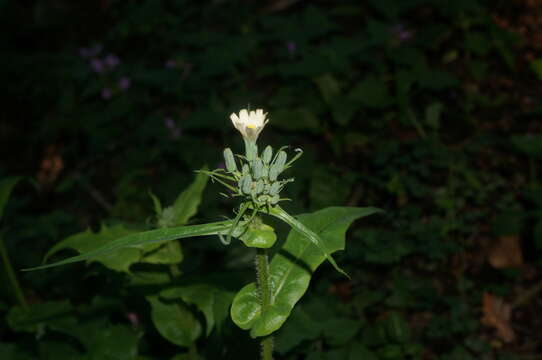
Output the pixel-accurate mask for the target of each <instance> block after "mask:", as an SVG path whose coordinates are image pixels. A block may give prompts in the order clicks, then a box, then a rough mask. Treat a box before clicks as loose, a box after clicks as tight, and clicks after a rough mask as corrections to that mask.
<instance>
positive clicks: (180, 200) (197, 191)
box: [154, 167, 209, 227]
mask: <svg viewBox="0 0 542 360" xmlns="http://www.w3.org/2000/svg"><path fill="white" fill-rule="evenodd" d="M202 170H207V167H205V168H203V169H202ZM208 180H209V177H208V176H207V175H206V174H204V173H203V172H199V173H198V174H197V175H196V179H195V180H194V182H193V183H192V184H191V185H190V186H189V187H187V188H186V189H185V190H184V191H183V192H181V193H180V194H179V196H178V197H177V199H176V200H175V202H174V203H173V205H172V206H171V207H168V208H166V209H164V211H163V212H162V217H161V218H160V220H159V223H158V225H159V226H160V227H174V226H180V225H185V224H186V223H187V222H188V220H189V219H190V218H191V217H192V216H194V215H196V213H197V212H198V206H199V204H200V203H201V196H202V194H203V190H205V186H206V185H207V181H208ZM154 201H155V203H156V200H154ZM155 207H156V204H155Z"/></svg>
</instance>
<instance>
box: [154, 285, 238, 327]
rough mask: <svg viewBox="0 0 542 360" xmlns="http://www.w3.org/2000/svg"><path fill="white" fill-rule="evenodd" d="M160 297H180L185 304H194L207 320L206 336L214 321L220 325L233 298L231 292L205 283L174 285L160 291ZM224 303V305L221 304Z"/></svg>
mask: <svg viewBox="0 0 542 360" xmlns="http://www.w3.org/2000/svg"><path fill="white" fill-rule="evenodd" d="M160 297H162V298H164V299H167V300H173V299H182V300H183V301H184V302H185V303H187V304H194V305H196V307H197V308H198V309H199V310H200V311H201V312H202V313H203V315H204V316H205V321H206V322H207V328H206V333H207V336H209V334H210V333H211V331H212V330H213V328H214V326H215V322H217V321H218V322H219V325H221V323H222V321H224V318H225V317H226V316H227V313H228V312H227V311H228V308H229V304H230V303H231V301H232V299H233V294H232V293H231V292H226V291H223V290H220V289H217V288H216V287H214V286H211V285H207V284H197V285H190V286H182V287H174V288H170V289H166V290H164V291H162V292H161V293H160ZM224 303H226V304H225V305H226V306H223V305H224Z"/></svg>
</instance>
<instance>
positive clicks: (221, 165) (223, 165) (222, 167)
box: [216, 161, 226, 169]
mask: <svg viewBox="0 0 542 360" xmlns="http://www.w3.org/2000/svg"><path fill="white" fill-rule="evenodd" d="M216 168H217V169H225V168H226V164H225V163H224V161H221V162H219V163H218V164H216Z"/></svg>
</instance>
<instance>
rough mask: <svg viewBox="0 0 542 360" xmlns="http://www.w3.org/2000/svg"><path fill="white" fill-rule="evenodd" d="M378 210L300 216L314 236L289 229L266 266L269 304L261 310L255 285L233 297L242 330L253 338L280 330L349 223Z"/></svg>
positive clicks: (339, 209) (234, 316) (341, 246)
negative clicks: (279, 247) (246, 331)
mask: <svg viewBox="0 0 542 360" xmlns="http://www.w3.org/2000/svg"><path fill="white" fill-rule="evenodd" d="M380 211H381V210H380V209H376V208H353V207H329V208H325V209H322V210H319V211H317V212H314V213H312V214H304V215H300V216H299V217H298V220H295V221H296V222H299V223H300V224H302V226H303V229H307V231H310V232H311V233H312V234H313V235H312V236H313V239H310V240H309V238H308V236H307V235H306V233H305V231H303V232H301V231H299V230H297V229H298V228H297V227H296V228H294V229H292V231H290V234H289V235H288V238H287V239H286V242H285V243H284V246H283V247H282V249H281V250H280V251H279V252H278V253H277V254H276V255H275V256H274V257H273V259H272V261H271V263H270V265H269V272H270V282H271V289H273V290H272V294H271V304H270V306H269V307H268V308H267V309H266V310H265V311H264V312H262V309H261V305H260V301H259V293H258V289H257V286H256V284H255V283H250V284H248V285H246V286H245V287H244V288H242V289H241V291H239V293H238V294H237V295H236V296H235V298H234V300H233V304H232V308H231V317H232V319H233V321H234V322H235V323H236V324H237V325H238V326H239V327H240V328H242V329H245V330H249V329H250V334H251V336H252V337H258V336H266V335H269V334H271V333H272V332H274V331H276V330H277V329H279V328H280V327H281V326H282V324H283V323H284V321H286V319H287V318H288V316H289V315H290V312H291V311H292V309H293V307H294V305H295V304H296V303H297V302H298V301H299V299H300V298H301V297H302V296H303V294H304V293H305V291H306V290H307V288H308V286H309V282H310V279H311V276H312V273H313V272H314V271H315V270H316V269H317V268H318V266H319V265H320V264H321V263H322V262H323V261H324V260H326V258H328V259H329V254H331V253H333V252H335V251H338V250H343V249H344V237H345V233H346V230H347V229H348V227H349V226H350V224H351V223H352V222H353V221H354V220H356V219H358V218H361V217H364V216H368V215H371V214H374V213H377V212H380ZM308 229H312V230H308ZM314 237H316V241H315V240H314ZM315 242H316V244H315ZM317 244H319V245H317ZM322 248H323V249H325V252H324V251H322Z"/></svg>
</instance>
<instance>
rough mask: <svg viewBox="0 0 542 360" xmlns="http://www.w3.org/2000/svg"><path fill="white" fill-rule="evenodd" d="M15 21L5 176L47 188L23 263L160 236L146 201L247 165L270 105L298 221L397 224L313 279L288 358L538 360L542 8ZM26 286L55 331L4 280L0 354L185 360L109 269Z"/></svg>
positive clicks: (79, 9) (63, 6)
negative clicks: (117, 230) (251, 115)
mask: <svg viewBox="0 0 542 360" xmlns="http://www.w3.org/2000/svg"><path fill="white" fill-rule="evenodd" d="M0 9H1V11H0V17H1V22H0V23H1V24H2V27H3V30H2V31H1V32H0V38H1V44H2V56H1V57H0V64H1V66H0V73H1V75H2V79H3V84H2V92H3V94H2V98H3V101H2V103H3V106H2V108H1V111H0V113H1V116H2V121H1V122H0V154H1V156H2V165H1V167H0V177H6V176H12V175H22V176H26V177H28V178H32V179H34V180H35V181H34V183H33V184H34V185H32V184H31V182H24V183H21V184H20V185H18V186H17V187H16V188H15V191H14V193H13V196H12V197H11V199H10V201H9V202H8V203H7V207H6V210H5V214H4V217H3V219H2V229H3V232H2V234H3V237H4V241H5V243H6V248H7V252H8V253H9V254H10V258H11V262H12V263H13V266H14V267H15V268H16V269H21V268H25V267H31V266H35V265H37V264H39V263H40V262H41V261H42V259H43V256H44V255H45V254H46V253H47V250H48V249H49V248H51V247H52V246H53V245H54V244H56V243H58V242H59V241H61V240H63V239H65V238H66V237H68V236H69V235H72V234H74V233H78V232H82V231H84V230H85V229H88V228H89V229H92V230H94V231H97V230H98V229H100V227H101V226H105V225H104V224H107V225H109V226H115V224H119V223H123V224H131V225H132V226H134V227H137V228H144V227H145V226H146V224H148V222H149V221H151V219H152V217H153V203H152V200H151V198H150V197H149V191H152V192H153V193H154V194H156V195H157V196H158V197H159V198H161V199H168V201H167V202H168V203H171V202H172V201H173V200H174V199H175V197H176V196H177V194H178V193H179V192H180V191H181V190H182V189H183V188H185V187H186V186H187V185H188V184H190V183H191V182H192V181H193V179H194V173H193V170H195V169H199V168H201V167H202V166H204V165H208V166H209V167H210V168H215V167H219V166H223V164H222V155H221V154H222V149H223V148H224V147H226V146H229V147H232V148H233V149H234V150H236V151H241V149H242V141H241V137H240V136H239V135H238V133H237V132H236V130H235V129H234V128H233V127H232V126H231V123H230V121H229V119H228V116H229V114H230V113H232V112H236V111H238V110H239V109H241V108H245V107H247V106H250V107H251V108H263V109H265V111H267V112H268V113H269V117H270V119H271V120H270V123H269V125H268V127H267V128H266V129H265V131H264V132H263V133H262V135H261V137H260V142H261V143H262V144H266V143H268V144H271V145H272V146H273V147H275V148H277V147H279V146H282V145H285V144H290V145H292V146H293V147H300V148H302V149H303V150H304V151H305V154H304V156H303V157H302V158H301V159H300V160H299V162H298V163H296V166H295V167H294V168H293V169H292V170H291V174H290V175H292V176H294V177H295V179H296V181H295V183H293V184H290V185H289V186H288V188H287V191H289V194H288V195H289V197H291V198H293V199H295V202H292V203H289V204H285V207H286V208H287V209H288V210H289V211H291V212H292V213H294V214H295V213H302V212H307V211H312V210H316V209H319V208H321V207H325V206H331V205H343V206H377V207H380V208H383V209H384V210H385V211H386V214H385V215H384V216H380V217H374V218H371V219H370V220H363V221H360V222H359V223H358V224H357V226H355V227H354V228H353V229H352V230H351V231H350V232H349V234H348V238H347V251H346V252H343V253H340V254H338V255H337V260H338V262H339V263H340V264H341V266H343V267H344V268H345V270H346V271H347V272H349V273H350V274H351V275H352V280H351V281H347V280H346V279H344V278H342V277H341V276H340V275H339V274H336V273H334V271H333V269H332V268H331V267H330V266H329V265H326V266H324V267H322V269H320V270H319V271H318V272H317V273H316V275H315V277H314V278H313V281H312V285H311V289H310V290H309V295H308V296H306V297H305V298H304V299H303V300H302V301H301V302H300V304H299V305H298V306H297V307H296V309H295V310H294V313H293V315H292V317H291V318H290V320H289V321H288V323H287V324H286V325H285V326H284V327H283V328H282V329H281V330H280V331H279V333H278V334H277V348H276V351H277V358H278V359H311V360H315V359H351V360H354V359H363V360H373V359H378V360H388V359H390V360H391V359H442V360H456V359H457V360H460V359H461V360H462V359H465V360H469V359H499V360H505V359H506V360H513V359H542V341H541V338H540V333H541V332H542V317H541V316H540V313H541V310H542V300H541V299H542V296H540V293H539V291H540V290H541V289H542V286H541V285H540V282H541V281H542V276H541V271H542V269H541V266H542V187H541V182H540V179H539V174H540V166H539V165H540V162H539V160H540V158H541V157H542V135H541V125H542V123H541V122H540V116H541V115H542V99H541V94H542V92H541V90H542V89H541V84H542V53H541V50H542V1H540V0H508V1H504V0H500V1H499V0H497V1H489V0H487V1H486V0H453V1H445V0H364V1H354V0H352V1H350V0H344V1H325V0H321V1H318V0H315V1H307V0H305V1H303V0H267V1H249V0H244V1H242V0H213V1H210V0H209V1H188V0H137V1H136V0H134V1H121V0H100V1H98V0H95V1H90V0H88V1H72V0H47V1H46V0H24V1H22V0H21V1H9V0H3V1H0ZM219 191H220V187H219V186H217V185H216V184H209V186H208V187H207V189H206V190H205V193H204V195H203V199H202V204H201V206H200V210H199V212H198V215H197V216H196V217H195V218H194V219H193V220H192V222H201V221H216V220H219V219H220V218H221V216H222V215H231V213H232V208H233V207H234V206H235V204H234V203H232V202H231V201H228V200H226V199H222V198H220V200H219V201H217V200H216V199H217V194H218V192H219ZM182 245H183V253H184V261H183V263H182V264H181V270H182V272H183V273H185V274H191V275H201V276H208V277H213V276H215V277H220V276H222V277H224V275H227V277H228V278H229V280H228V281H230V282H232V283H233V288H234V289H235V288H240V287H241V286H242V285H244V284H245V283H246V281H247V279H249V280H248V281H250V278H249V276H250V275H247V274H250V271H251V266H252V259H251V256H250V255H251V253H250V251H249V250H247V249H245V248H244V247H242V246H241V245H239V244H237V245H232V246H231V247H229V248H224V247H223V246H222V245H221V244H220V242H219V241H218V239H217V238H208V239H207V238H205V239H196V240H184V241H183V242H182ZM17 276H18V277H19V280H20V282H21V286H22V289H23V293H24V295H25V297H26V299H27V302H28V303H29V304H30V305H29V306H32V307H35V308H36V309H39V310H37V311H38V313H40V314H42V315H41V316H42V317H41V318H40V319H39V321H34V322H33V323H32V324H30V325H29V324H22V323H20V322H17V321H15V320H14V319H15V318H16V317H17V311H18V308H17V307H16V306H15V304H16V301H15V300H16V299H15V298H14V296H13V290H12V289H11V288H10V286H8V282H7V280H5V279H4V278H2V286H0V315H1V316H2V318H3V319H5V320H6V321H3V322H0V358H1V359H4V360H7V359H36V358H38V359H59V358H63V359H171V358H173V357H174V356H175V355H176V354H178V353H180V352H182V350H180V348H178V347H176V346H175V345H173V344H171V343H170V342H168V341H167V340H166V339H164V338H163V337H161V336H160V335H159V334H158V332H157V330H156V328H155V326H154V325H153V321H151V319H150V318H149V314H148V313H149V309H148V305H147V303H145V302H144V300H142V299H141V298H140V297H138V296H137V295H136V294H134V292H133V291H131V290H128V288H127V287H126V277H125V276H126V274H124V273H119V272H115V271H113V270H111V269H109V268H107V267H104V266H103V265H102V264H98V263H93V264H90V265H89V266H85V265H84V264H76V265H70V266H66V267H60V268H54V269H51V270H50V271H41V272H30V273H20V272H18V274H17ZM239 279H240V280H239ZM62 312H66V313H69V314H70V315H69V316H68V317H62V316H60V318H59V316H58V314H59V313H62ZM51 314H56V315H55V316H50V315H51ZM34 320H35V319H34ZM59 322H72V323H77V324H78V329H79V330H78V333H76V334H74V333H72V334H66V333H65V332H62V331H58V329H61V328H65V327H63V326H64V325H62V326H60V325H59ZM89 339H90V340H89ZM85 341H86V342H85ZM196 345H197V347H198V348H199V356H200V357H201V358H206V359H245V358H246V359H251V358H255V357H257V354H258V348H257V345H256V344H255V343H254V342H253V341H252V340H251V339H250V338H249V336H248V335H246V334H243V333H242V332H241V331H239V330H238V329H236V328H235V326H234V325H233V324H231V320H229V319H226V320H225V321H224V325H223V329H222V330H221V331H218V330H217V331H213V332H212V333H211V334H210V335H209V336H208V337H205V336H202V337H200V338H199V339H198V340H197V343H196ZM189 355H190V354H187V355H186V356H189ZM182 356H185V355H181V356H177V358H176V359H181V358H185V357H182ZM190 356H192V355H190ZM186 358H190V357H186ZM191 358H194V357H191Z"/></svg>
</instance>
